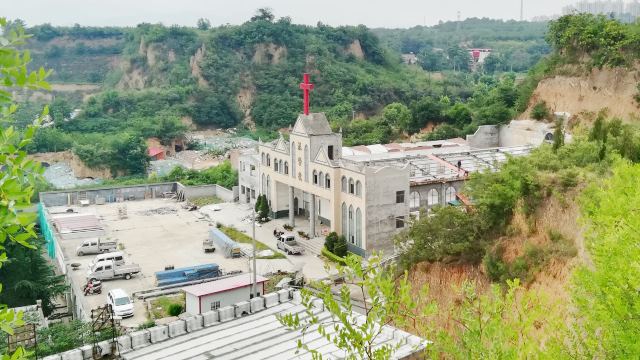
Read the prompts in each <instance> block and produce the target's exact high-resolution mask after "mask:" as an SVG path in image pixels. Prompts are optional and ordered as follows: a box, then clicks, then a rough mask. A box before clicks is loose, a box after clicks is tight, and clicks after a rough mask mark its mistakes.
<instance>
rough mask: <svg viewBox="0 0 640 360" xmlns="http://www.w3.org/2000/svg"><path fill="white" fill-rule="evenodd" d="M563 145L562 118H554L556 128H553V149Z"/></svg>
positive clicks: (555, 149)
mask: <svg viewBox="0 0 640 360" xmlns="http://www.w3.org/2000/svg"><path fill="white" fill-rule="evenodd" d="M563 145H564V123H563V121H562V119H558V120H556V128H555V129H554V130H553V150H554V151H558V149H560V148H561V147H562V146H563Z"/></svg>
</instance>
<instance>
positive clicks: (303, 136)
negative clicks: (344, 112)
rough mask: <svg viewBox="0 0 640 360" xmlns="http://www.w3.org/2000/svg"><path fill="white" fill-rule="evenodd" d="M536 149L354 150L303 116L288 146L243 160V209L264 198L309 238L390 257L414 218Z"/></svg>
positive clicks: (321, 118) (445, 144)
mask: <svg viewBox="0 0 640 360" xmlns="http://www.w3.org/2000/svg"><path fill="white" fill-rule="evenodd" d="M483 141H484V142H486V143H489V142H492V141H493V139H492V138H490V139H485V140H483ZM483 147H484V146H483ZM530 149H531V147H529V146H518V147H510V148H491V149H472V148H471V147H470V146H469V145H468V143H467V142H466V141H465V140H463V139H451V140H446V141H427V142H418V143H399V144H386V145H380V144H378V145H370V146H356V147H352V148H348V147H342V134H341V133H334V132H332V131H331V128H330V127H329V123H328V121H327V119H326V117H325V115H324V114H322V113H311V114H308V115H305V114H301V115H300V116H299V117H298V119H297V121H296V123H295V125H294V127H293V129H292V130H291V133H290V134H289V139H288V140H286V139H285V138H284V137H283V136H280V138H279V139H277V140H275V141H273V142H269V143H262V142H261V143H260V144H259V145H258V148H257V149H254V150H247V151H245V152H244V153H243V154H241V155H240V157H239V163H240V166H239V168H240V169H239V171H240V174H239V187H240V201H241V202H247V203H252V202H255V197H257V194H265V195H266V197H267V200H268V201H269V204H270V207H271V212H272V216H273V217H275V218H279V217H288V218H289V223H290V224H291V225H295V221H296V217H304V218H308V219H309V230H308V231H309V234H310V235H311V236H314V237H315V236H323V235H326V234H327V233H328V232H330V231H335V232H337V233H339V234H343V235H344V236H345V238H346V239H347V244H348V247H349V250H350V251H351V252H353V253H356V254H360V255H362V256H368V255H369V254H371V253H372V251H379V250H382V251H384V253H385V254H392V253H394V246H393V237H394V235H396V234H397V233H398V232H400V231H402V230H403V229H404V228H405V226H406V222H407V220H408V216H409V214H410V212H411V211H418V210H419V209H421V208H423V209H429V208H431V207H433V206H435V205H446V204H448V203H449V204H451V203H454V202H455V201H456V199H457V194H458V192H459V191H460V190H461V188H462V185H463V183H464V180H465V179H466V177H467V176H468V174H469V173H470V172H473V171H478V170H482V169H489V170H493V169H494V168H495V166H496V163H500V162H503V161H505V160H506V159H507V156H508V155H514V156H518V155H522V154H526V153H528V152H529V150H530ZM254 193H255V194H256V196H255V197H254V196H253V195H252V194H254Z"/></svg>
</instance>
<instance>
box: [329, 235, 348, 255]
mask: <svg viewBox="0 0 640 360" xmlns="http://www.w3.org/2000/svg"><path fill="white" fill-rule="evenodd" d="M348 249H349V248H348V247H347V239H346V238H345V237H344V235H340V236H338V238H337V239H336V242H335V243H334V244H333V251H332V252H333V253H334V254H335V255H338V256H340V257H345V256H347V251H348Z"/></svg>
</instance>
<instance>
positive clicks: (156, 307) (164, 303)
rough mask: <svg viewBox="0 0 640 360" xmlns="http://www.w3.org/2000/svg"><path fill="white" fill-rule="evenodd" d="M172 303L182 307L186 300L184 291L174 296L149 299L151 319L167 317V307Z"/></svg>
mask: <svg viewBox="0 0 640 360" xmlns="http://www.w3.org/2000/svg"><path fill="white" fill-rule="evenodd" d="M172 305H180V306H182V308H183V309H184V308H185V307H186V302H185V298H184V293H183V294H180V295H174V296H161V297H159V298H157V299H154V300H151V316H152V318H153V319H162V318H165V317H169V316H171V315H169V308H170V307H171V306H172Z"/></svg>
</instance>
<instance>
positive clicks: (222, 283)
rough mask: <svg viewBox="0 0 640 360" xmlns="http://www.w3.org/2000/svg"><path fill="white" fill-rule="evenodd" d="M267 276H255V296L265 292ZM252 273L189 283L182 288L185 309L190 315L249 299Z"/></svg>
mask: <svg viewBox="0 0 640 360" xmlns="http://www.w3.org/2000/svg"><path fill="white" fill-rule="evenodd" d="M267 281H268V279H267V278H265V277H262V276H260V275H258V276H256V292H257V294H255V295H256V296H260V295H262V294H264V292H265V287H264V286H265V283H266V282H267ZM252 285H253V274H249V273H247V274H241V275H237V276H232V277H228V278H224V279H220V280H215V281H211V282H205V283H201V284H196V285H191V286H187V287H184V288H182V290H183V291H184V292H185V294H186V297H185V300H186V311H187V312H188V313H189V314H191V315H199V314H202V313H203V312H207V311H211V310H218V309H219V308H221V307H225V306H229V305H233V304H235V303H238V302H241V301H249V300H250V299H251V298H252V296H251V286H252Z"/></svg>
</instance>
